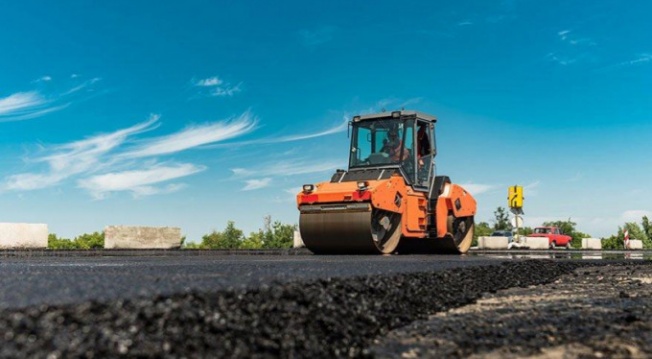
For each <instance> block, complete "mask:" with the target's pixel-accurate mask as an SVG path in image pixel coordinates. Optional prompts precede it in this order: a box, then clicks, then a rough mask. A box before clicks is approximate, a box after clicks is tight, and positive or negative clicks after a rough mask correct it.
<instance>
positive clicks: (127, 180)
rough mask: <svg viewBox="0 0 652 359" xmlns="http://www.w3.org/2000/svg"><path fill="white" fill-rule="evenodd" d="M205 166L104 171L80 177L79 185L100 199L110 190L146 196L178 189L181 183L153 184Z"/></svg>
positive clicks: (187, 173) (162, 166) (164, 166)
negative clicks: (165, 185) (99, 173)
mask: <svg viewBox="0 0 652 359" xmlns="http://www.w3.org/2000/svg"><path fill="white" fill-rule="evenodd" d="M205 169H206V167H204V166H196V165H193V164H190V163H182V164H176V165H155V166H154V167H152V168H148V169H143V170H132V171H122V172H113V173H105V174H101V175H96V176H92V177H89V178H85V179H81V180H79V181H78V182H77V184H78V185H79V187H81V188H84V189H86V190H87V191H89V192H90V193H91V194H92V195H93V196H94V197H95V198H97V199H102V198H105V197H106V196H107V195H108V194H110V193H112V192H122V191H127V192H131V193H132V194H133V195H134V196H137V197H138V196H148V195H153V194H159V193H169V192H172V191H176V190H179V189H180V188H182V185H179V184H173V185H170V186H167V187H163V188H159V187H155V186H153V185H155V184H158V183H161V182H167V181H170V180H173V179H178V178H181V177H186V176H190V175H193V174H195V173H198V172H201V171H204V170H205Z"/></svg>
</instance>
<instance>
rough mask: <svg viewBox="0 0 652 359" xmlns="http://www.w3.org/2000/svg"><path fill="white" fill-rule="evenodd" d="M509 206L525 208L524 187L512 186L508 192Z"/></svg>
mask: <svg viewBox="0 0 652 359" xmlns="http://www.w3.org/2000/svg"><path fill="white" fill-rule="evenodd" d="M507 205H508V206H509V208H522V207H523V186H511V187H509V190H508V191H507Z"/></svg>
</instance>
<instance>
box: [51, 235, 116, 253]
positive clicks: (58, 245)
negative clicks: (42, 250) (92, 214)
mask: <svg viewBox="0 0 652 359" xmlns="http://www.w3.org/2000/svg"><path fill="white" fill-rule="evenodd" d="M97 248H104V232H93V233H85V234H82V235H81V236H78V237H75V238H74V239H67V238H59V237H57V235H56V234H54V233H51V234H50V235H48V249H97Z"/></svg>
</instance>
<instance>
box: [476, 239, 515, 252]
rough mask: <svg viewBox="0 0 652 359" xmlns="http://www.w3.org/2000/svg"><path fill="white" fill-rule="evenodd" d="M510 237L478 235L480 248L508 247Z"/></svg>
mask: <svg viewBox="0 0 652 359" xmlns="http://www.w3.org/2000/svg"><path fill="white" fill-rule="evenodd" d="M508 244H509V238H508V237H478V249H507V245H508Z"/></svg>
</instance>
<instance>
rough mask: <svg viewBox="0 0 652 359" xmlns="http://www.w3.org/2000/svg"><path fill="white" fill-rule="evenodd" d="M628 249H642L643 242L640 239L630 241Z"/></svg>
mask: <svg viewBox="0 0 652 359" xmlns="http://www.w3.org/2000/svg"><path fill="white" fill-rule="evenodd" d="M629 249H643V241H642V240H640V239H630V240H629Z"/></svg>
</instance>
